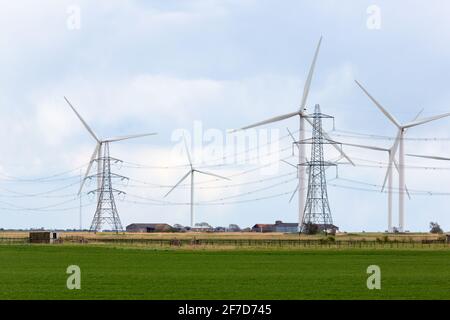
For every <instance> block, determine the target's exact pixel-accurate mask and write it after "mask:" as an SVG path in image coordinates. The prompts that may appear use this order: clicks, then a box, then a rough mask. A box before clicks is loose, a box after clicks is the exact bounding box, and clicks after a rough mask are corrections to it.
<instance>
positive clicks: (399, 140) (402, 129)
mask: <svg viewBox="0 0 450 320" xmlns="http://www.w3.org/2000/svg"><path fill="white" fill-rule="evenodd" d="M355 82H356V84H357V85H358V86H359V87H360V88H361V90H362V91H364V93H365V94H366V95H367V96H368V97H369V99H370V100H372V102H373V103H374V104H375V105H376V106H377V107H378V109H380V111H381V112H382V113H383V114H384V115H385V116H386V117H387V118H388V119H389V120H390V121H391V122H392V123H393V124H394V125H395V126H396V127H397V129H398V133H397V137H396V138H395V142H394V145H393V147H392V152H391V154H390V158H389V163H393V161H394V158H395V154H396V152H397V149H398V151H399V161H398V162H399V164H398V171H399V179H398V183H399V184H398V187H399V195H398V197H399V210H398V211H399V231H400V232H403V231H404V226H405V149H404V138H405V134H406V130H407V129H409V128H412V127H416V126H419V125H421V124H425V123H428V122H431V121H435V120H438V119H441V118H444V117H448V116H450V113H444V114H441V115H437V116H433V117H427V118H423V119H419V120H414V121H412V122H408V123H406V124H403V125H402V124H400V123H399V122H398V121H397V120H396V119H395V118H394V117H393V116H392V115H391V114H390V113H389V112H388V111H387V110H386V109H385V108H384V107H383V106H382V105H381V104H380V103H379V102H378V101H377V100H375V98H374V97H372V96H371V95H370V93H369V92H368V91H367V90H366V89H365V88H364V87H363V86H362V85H361V83H359V82H358V81H356V80H355ZM389 171H390V168H388V173H387V176H388V175H389ZM385 181H386V178H385Z"/></svg>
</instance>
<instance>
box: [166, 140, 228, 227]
mask: <svg viewBox="0 0 450 320" xmlns="http://www.w3.org/2000/svg"><path fill="white" fill-rule="evenodd" d="M183 141H184V146H185V148H186V154H187V157H188V160H189V166H190V167H191V169H190V170H189V171H188V172H187V173H186V174H185V175H184V176H183V177H182V178H181V179H180V181H178V182H177V184H176V185H174V186H173V187H172V188H171V189H170V190H169V192H167V193H166V194H165V195H164V198H165V197H167V196H168V195H169V194H170V193H171V192H172V191H173V190H175V188H176V187H178V186H179V185H180V183H182V182H183V181H184V180H185V179H186V178H187V177H188V176H191V202H190V207H191V228H193V227H194V174H195V173H196V172H197V173H201V174H204V175H208V176H213V177H216V178H220V179H224V180H231V179H229V178H226V177H222V176H219V175H217V174H214V173H210V172H206V171H200V170H197V169H195V168H194V166H193V165H192V159H191V154H190V153H189V149H188V146H187V143H186V139H185V138H184V136H183Z"/></svg>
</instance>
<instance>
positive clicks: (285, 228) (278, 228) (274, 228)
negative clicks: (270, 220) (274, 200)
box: [252, 220, 298, 233]
mask: <svg viewBox="0 0 450 320" xmlns="http://www.w3.org/2000/svg"><path fill="white" fill-rule="evenodd" d="M297 228H298V223H285V222H283V221H280V220H277V221H275V224H261V223H258V224H255V225H254V226H253V228H252V231H253V232H281V233H292V232H297V231H298V230H297Z"/></svg>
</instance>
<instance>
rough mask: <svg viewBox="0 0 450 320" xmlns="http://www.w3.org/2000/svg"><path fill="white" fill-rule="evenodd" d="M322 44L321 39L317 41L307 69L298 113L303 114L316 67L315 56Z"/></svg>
mask: <svg viewBox="0 0 450 320" xmlns="http://www.w3.org/2000/svg"><path fill="white" fill-rule="evenodd" d="M321 43H322V37H320V39H319V43H318V44H317V48H316V52H315V53H314V58H313V61H312V63H311V67H310V68H309V72H308V77H307V78H306V82H305V87H304V88H303V96H302V102H301V103H300V112H303V111H304V110H305V107H306V101H307V99H308V94H309V89H310V88H311V82H312V78H313V75H314V68H315V67H316V62H317V56H318V55H319V50H320V44H321Z"/></svg>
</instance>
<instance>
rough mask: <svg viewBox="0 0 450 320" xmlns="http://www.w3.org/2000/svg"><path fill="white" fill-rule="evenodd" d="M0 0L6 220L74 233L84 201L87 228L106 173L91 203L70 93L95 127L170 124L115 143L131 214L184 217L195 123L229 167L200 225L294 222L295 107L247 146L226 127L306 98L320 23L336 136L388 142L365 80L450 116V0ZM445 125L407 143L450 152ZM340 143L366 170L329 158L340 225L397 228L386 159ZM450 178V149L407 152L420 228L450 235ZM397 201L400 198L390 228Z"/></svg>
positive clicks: (213, 162)
mask: <svg viewBox="0 0 450 320" xmlns="http://www.w3.org/2000/svg"><path fill="white" fill-rule="evenodd" d="M0 4H1V10H0V48H1V50H0V70H1V72H0V135H1V137H2V139H1V140H0V150H1V152H0V228H5V229H8V228H37V227H44V228H49V229H53V228H58V229H60V228H63V229H65V228H78V227H79V225H80V204H81V218H82V219H81V223H82V226H83V228H89V226H90V223H91V221H92V217H93V215H94V212H95V196H94V195H93V194H89V193H88V192H89V191H90V190H94V189H95V188H96V186H95V183H94V181H93V180H92V179H89V180H87V182H86V185H85V187H84V189H83V192H82V194H81V195H82V196H81V202H80V197H78V195H77V193H78V189H79V185H80V178H81V175H82V174H83V175H84V173H85V172H84V171H85V170H86V167H87V163H88V162H89V159H90V156H91V154H92V152H93V150H94V147H95V141H94V140H93V138H92V137H91V136H90V135H89V133H88V132H87V131H86V129H85V128H84V127H83V125H82V124H81V122H80V121H79V120H78V119H77V118H76V116H75V114H74V113H73V112H72V111H71V110H70V108H69V107H68V105H67V104H66V103H65V101H64V96H66V97H67V98H68V99H69V100H70V101H71V102H72V104H73V105H74V106H75V107H76V108H77V110H78V112H79V113H80V114H81V115H82V116H83V117H84V118H85V120H86V121H87V123H89V125H90V126H91V127H92V129H93V130H94V131H95V133H96V134H97V135H98V136H100V137H103V138H109V137H111V136H120V135H127V134H136V133H148V132H157V133H158V135H157V136H151V137H145V138H140V139H134V140H129V141H123V142H117V143H113V144H111V146H110V151H111V156H112V157H114V158H117V159H120V160H122V161H123V162H118V163H115V164H114V165H113V171H114V172H115V173H117V174H120V175H123V176H127V177H129V178H130V179H129V180H123V181H121V180H117V181H116V180H114V183H115V184H114V187H115V188H116V189H120V190H123V191H125V192H126V195H118V196H117V198H116V200H117V201H116V202H117V207H118V210H119V215H120V217H121V220H122V224H123V225H124V226H126V225H128V224H130V223H137V222H140V223H145V222H148V223H151V222H164V223H169V224H174V223H179V224H182V225H188V224H189V206H188V203H189V198H190V193H189V180H186V181H185V182H183V183H182V184H181V185H180V187H179V188H177V189H176V190H174V191H173V192H172V193H171V194H170V195H169V196H167V197H166V198H164V195H165V194H166V193H167V192H168V191H169V190H170V188H171V186H173V185H174V184H175V183H177V182H178V180H179V179H180V178H181V177H183V175H184V174H186V172H187V171H188V170H189V166H188V159H187V154H186V152H184V144H183V142H182V140H183V139H182V137H183V135H184V136H185V137H186V140H187V144H188V145H189V149H190V150H191V153H192V157H193V163H194V166H195V167H196V168H198V169H199V170H203V171H208V172H212V173H215V174H219V175H221V176H225V177H228V178H229V179H231V180H230V181H228V180H216V178H213V177H210V176H209V177H208V176H205V175H200V174H198V175H196V176H195V182H196V188H195V202H196V204H197V205H196V207H195V221H196V222H203V221H205V222H208V223H210V224H211V225H214V226H228V225H229V224H231V223H235V224H238V225H240V226H241V227H248V226H252V225H254V224H255V223H273V222H274V221H275V220H282V221H286V222H297V217H298V203H297V201H296V198H294V200H293V201H292V202H289V198H290V194H291V193H292V192H293V191H294V189H295V187H296V184H297V181H296V172H295V168H293V167H291V166H289V165H287V164H286V163H284V162H281V161H280V160H281V159H285V160H287V161H288V162H290V163H292V164H297V158H296V155H294V156H293V152H294V154H296V150H295V149H294V148H293V147H292V143H291V142H292V141H291V140H290V137H289V136H287V130H286V128H290V130H291V131H293V132H294V133H295V132H296V131H297V130H298V118H293V119H289V120H284V121H282V122H278V123H275V124H272V125H268V126H264V127H261V128H258V129H257V130H250V131H249V132H246V133H242V135H246V137H247V138H248V141H249V142H248V145H247V146H246V145H244V144H243V143H242V141H241V142H236V141H239V140H233V139H235V138H233V137H234V136H233V135H231V134H230V133H229V130H230V129H234V128H239V127H242V126H245V125H249V124H252V123H254V122H258V121H261V120H264V119H267V118H270V117H273V116H277V115H281V114H285V113H289V112H294V111H296V110H298V108H299V105H300V101H301V95H302V91H303V85H304V83H305V80H306V77H307V73H308V69H309V66H310V64H311V60H312V56H313V53H314V50H315V47H316V45H317V42H318V40H319V38H320V37H321V36H323V41H322V47H321V51H320V54H319V57H318V61H317V65H316V70H315V74H314V78H313V81H312V87H311V91H310V95H309V97H308V101H307V108H308V110H309V111H312V110H313V108H314V106H315V105H316V104H320V106H321V109H322V112H324V113H326V114H329V115H332V116H334V117H335V121H334V123H333V121H331V120H324V124H323V126H324V128H325V129H326V130H327V131H329V134H330V135H331V136H332V137H333V139H335V140H337V141H340V142H348V143H360V144H367V145H374V146H380V147H386V148H387V147H390V146H391V145H392V144H393V140H392V139H393V138H394V137H395V135H396V128H395V127H394V125H393V124H392V123H391V122H389V120H388V119H387V118H386V117H385V116H384V115H383V114H382V113H381V112H380V110H378V109H377V108H376V107H375V105H374V104H373V103H372V102H371V101H370V100H369V99H368V98H367V96H365V95H364V93H363V92H362V91H361V90H360V89H359V88H358V87H357V86H356V84H355V82H354V80H355V79H356V80H358V81H360V82H361V83H363V84H364V86H365V87H366V88H367V90H368V91H369V92H370V93H371V94H372V95H373V96H374V97H375V98H376V99H377V100H378V101H379V102H380V103H381V104H382V105H383V106H384V107H385V108H386V109H388V110H389V112H391V113H392V114H393V115H394V117H396V119H398V121H399V122H401V123H406V122H408V121H411V120H412V119H413V118H414V117H415V116H416V114H417V113H418V112H419V111H420V110H422V109H423V112H422V113H421V115H420V116H421V117H427V116H431V115H435V114H440V113H445V112H450V103H449V101H450V93H449V91H448V90H447V87H446V86H447V84H448V83H449V77H450V72H449V71H450V62H449V59H448V57H449V54H450V41H449V39H450V20H449V19H448V17H449V16H450V3H448V1H446V0H431V1H426V2H425V1H411V0H397V1H374V0H372V1H357V2H356V1H332V0H320V1H306V0H305V1H294V0H292V1H289V0H285V1H275V0H265V1H264V0H258V1H256V0H216V1H213V0H210V1H208V0H183V1H181V0H180V1H156V0H149V1H122V0H121V1H119V0H108V1H106V0H104V1H101V0H96V1H76V0H71V1H64V0H42V1H39V4H37V3H36V2H35V1H31V0H19V1H6V0H1V3H0ZM449 126H450V118H447V119H441V120H438V121H436V122H433V123H429V124H425V125H423V126H420V127H415V128H411V129H410V130H408V132H407V140H406V141H405V148H406V153H413V154H425V155H436V156H450V154H449V153H448V149H449V146H450V133H449V132H448V131H449V130H447V128H449ZM310 134H311V131H310V129H309V128H308V131H307V135H308V136H309V135H310ZM246 148H247V149H248V151H247V152H245V150H246ZM324 150H325V158H326V159H327V160H335V159H336V158H337V153H336V152H335V150H333V149H332V148H330V147H325V149H324ZM344 151H345V152H346V153H347V154H348V156H349V157H350V158H351V159H352V160H353V161H354V162H355V163H356V164H357V166H356V167H353V166H351V165H349V164H348V163H345V161H340V162H339V164H338V169H337V170H336V169H335V168H329V169H328V170H327V178H328V194H329V201H330V206H331V211H332V216H333V221H334V223H335V224H336V225H337V226H339V227H340V229H341V230H343V231H363V230H364V231H384V230H386V228H387V195H386V194H385V193H382V192H380V190H381V185H382V184H383V179H384V175H385V171H386V163H387V154H385V153H380V152H373V151H366V150H363V149H358V148H351V147H344ZM308 152H309V150H308ZM236 154H238V155H239V156H242V157H243V158H242V159H240V158H239V159H236V157H235V155H236ZM244 156H246V159H245V157H244ZM94 171H95V165H94ZM94 171H92V172H91V174H94V173H95V172H94ZM336 172H337V173H336ZM449 179H450V163H449V162H445V161H434V160H426V159H418V158H412V157H407V158H406V184H407V186H408V189H409V190H410V191H411V199H408V198H407V200H406V214H405V222H406V229H407V230H410V231H426V230H428V226H429V223H430V222H431V221H437V222H438V223H439V224H441V226H442V227H443V229H445V230H450V215H449V213H448V210H447V208H448V204H449V202H450V187H449V186H448V183H447V182H448V181H449ZM397 180H398V176H397V175H396V174H394V184H395V186H398V182H397ZM362 189H364V190H362ZM447 193H448V194H447ZM208 202H209V203H208ZM397 214H398V204H397V195H394V224H395V225H397V224H398V217H397Z"/></svg>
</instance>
